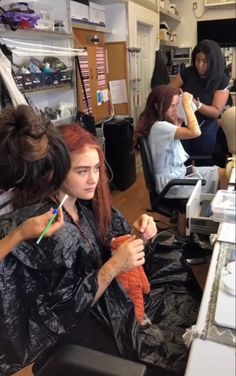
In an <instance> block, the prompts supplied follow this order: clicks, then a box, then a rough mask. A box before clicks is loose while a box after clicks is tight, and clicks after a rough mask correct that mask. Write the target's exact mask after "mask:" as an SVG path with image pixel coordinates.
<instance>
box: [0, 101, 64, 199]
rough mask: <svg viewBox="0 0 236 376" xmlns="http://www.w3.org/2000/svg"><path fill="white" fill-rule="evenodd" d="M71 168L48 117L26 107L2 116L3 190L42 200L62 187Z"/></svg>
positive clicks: (0, 183) (0, 185)
mask: <svg viewBox="0 0 236 376" xmlns="http://www.w3.org/2000/svg"><path fill="white" fill-rule="evenodd" d="M69 168H70V156H69V153H68V150H67V147H66V146H65V144H64V142H63V140H62V138H61V135H60V133H59V131H58V129H57V127H55V126H54V125H53V124H51V123H50V122H49V121H48V120H47V119H46V118H45V117H43V116H41V115H37V114H36V113H35V112H34V111H33V109H32V108H31V107H29V106H26V105H20V106H18V107H16V108H14V107H9V108H7V109H4V110H3V111H2V113H0V189H4V190H8V189H10V188H12V187H14V188H16V189H17V190H19V191H21V192H22V194H24V196H25V197H27V201H29V197H31V198H32V200H36V199H42V197H44V196H49V195H51V194H52V193H53V192H55V191H56V190H57V189H58V188H59V187H60V186H61V184H62V183H63V181H64V179H65V176H66V175H67V173H68V171H69Z"/></svg>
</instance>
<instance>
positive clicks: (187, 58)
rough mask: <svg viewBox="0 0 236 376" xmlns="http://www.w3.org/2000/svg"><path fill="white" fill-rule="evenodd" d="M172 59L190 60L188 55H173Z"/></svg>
mask: <svg viewBox="0 0 236 376" xmlns="http://www.w3.org/2000/svg"><path fill="white" fill-rule="evenodd" d="M172 60H179V61H181V60H189V56H188V57H172Z"/></svg>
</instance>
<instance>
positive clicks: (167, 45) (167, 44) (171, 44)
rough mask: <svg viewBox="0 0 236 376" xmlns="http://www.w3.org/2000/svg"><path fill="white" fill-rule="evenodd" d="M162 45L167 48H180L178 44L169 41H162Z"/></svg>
mask: <svg viewBox="0 0 236 376" xmlns="http://www.w3.org/2000/svg"><path fill="white" fill-rule="evenodd" d="M160 45H161V46H165V47H176V48H178V45H177V44H176V43H174V42H171V41H169V40H163V39H160Z"/></svg>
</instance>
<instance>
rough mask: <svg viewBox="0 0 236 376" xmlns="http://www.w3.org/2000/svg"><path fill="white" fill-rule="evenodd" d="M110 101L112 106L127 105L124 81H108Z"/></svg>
mask: <svg viewBox="0 0 236 376" xmlns="http://www.w3.org/2000/svg"><path fill="white" fill-rule="evenodd" d="M109 86H110V91H111V100H112V103H113V104H119V103H127V101H128V100H127V89H126V82H125V80H115V81H109Z"/></svg>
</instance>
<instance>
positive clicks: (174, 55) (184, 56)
mask: <svg viewBox="0 0 236 376" xmlns="http://www.w3.org/2000/svg"><path fill="white" fill-rule="evenodd" d="M162 50H163V53H164V56H166V57H167V54H168V56H169V59H168V60H169V61H168V64H167V65H168V72H169V76H170V78H172V77H174V76H175V75H176V74H178V73H180V71H181V70H182V69H183V67H186V66H188V65H190V63H191V47H175V48H173V47H172V46H171V45H165V46H162ZM166 63H167V59H166Z"/></svg>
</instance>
